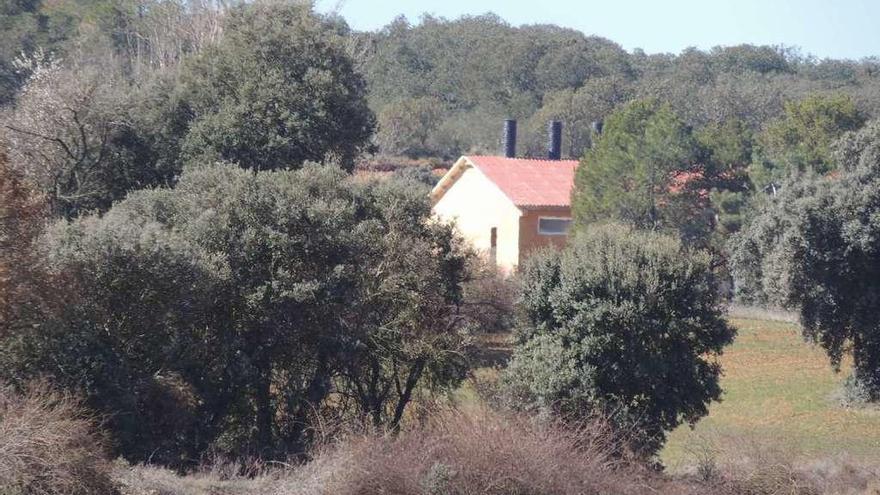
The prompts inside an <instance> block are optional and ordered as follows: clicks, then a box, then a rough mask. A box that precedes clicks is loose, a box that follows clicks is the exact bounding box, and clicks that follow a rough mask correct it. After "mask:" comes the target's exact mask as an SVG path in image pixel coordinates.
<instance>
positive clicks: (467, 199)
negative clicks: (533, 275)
mask: <svg viewBox="0 0 880 495" xmlns="http://www.w3.org/2000/svg"><path fill="white" fill-rule="evenodd" d="M434 214H435V215H437V217H438V218H440V219H441V220H443V221H446V222H453V223H454V224H455V226H456V228H457V229H458V231H459V232H460V233H461V234H462V236H463V237H464V238H465V239H467V240H468V241H470V243H471V245H472V246H473V247H474V248H476V249H477V250H479V251H482V252H483V253H484V255H486V256H489V251H490V247H491V246H490V242H491V240H490V239H491V232H492V228H493V227H494V228H496V229H497V242H496V246H497V248H496V253H495V259H496V263H497V265H498V266H499V267H501V268H502V269H504V270H508V271H509V270H512V269H513V268H514V267H516V265H517V264H518V263H519V249H520V236H519V228H520V216H521V215H522V212H521V211H520V210H519V208H517V207H516V206H514V204H513V203H512V202H511V201H510V199H508V198H507V196H505V195H504V193H502V192H501V190H500V189H498V186H496V185H495V184H494V183H493V182H492V181H490V180H489V179H487V178H486V176H485V175H483V174H482V173H481V172H480V171H479V170H477V169H476V168H474V167H467V168H466V169H465V170H464V171H463V172H462V173H461V176H460V177H459V178H458V179H457V180H456V181H455V183H454V184H453V185H452V186H451V187H450V188H449V190H448V191H446V192H445V194H443V196H442V197H441V198H440V199H439V201H437V203H436V204H435V205H434Z"/></svg>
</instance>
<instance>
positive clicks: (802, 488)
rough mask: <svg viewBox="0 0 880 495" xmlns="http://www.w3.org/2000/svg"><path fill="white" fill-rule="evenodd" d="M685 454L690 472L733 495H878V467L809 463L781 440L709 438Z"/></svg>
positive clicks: (840, 460)
mask: <svg viewBox="0 0 880 495" xmlns="http://www.w3.org/2000/svg"><path fill="white" fill-rule="evenodd" d="M688 450H689V453H690V455H691V458H692V461H694V465H693V466H691V469H690V470H689V471H691V472H693V474H694V475H695V476H696V478H697V479H699V480H700V481H701V482H703V483H705V484H706V486H717V487H718V488H719V489H722V488H723V489H724V490H725V491H726V492H727V493H731V494H737V495H813V494H816V495H818V494H823V495H880V466H876V465H874V466H871V465H868V464H864V463H860V462H857V461H854V460H853V459H850V458H848V457H846V456H838V457H833V458H830V457H829V458H824V459H821V460H817V459H810V458H808V457H807V456H805V455H803V454H802V453H801V452H800V451H799V450H798V448H797V447H795V446H793V445H791V444H790V443H789V442H787V441H786V439H785V438H782V437H760V438H759V437H753V436H741V435H739V436H733V435H712V436H709V437H702V438H699V439H697V440H696V441H695V442H694V445H691V446H690V447H689V449H688ZM709 473H711V474H710V475H709V476H707V474H709Z"/></svg>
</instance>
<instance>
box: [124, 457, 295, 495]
mask: <svg viewBox="0 0 880 495" xmlns="http://www.w3.org/2000/svg"><path fill="white" fill-rule="evenodd" d="M229 469H232V467H231V466H220V467H217V466H211V467H210V468H208V469H206V470H204V471H199V472H196V473H193V474H189V475H186V476H181V475H179V474H178V473H175V472H174V471H171V470H170V469H166V468H162V467H157V466H129V465H127V464H125V463H124V462H120V463H118V465H117V467H116V470H115V471H116V472H115V478H116V480H117V482H118V484H119V488H120V491H121V492H122V494H123V495H208V494H215V495H216V494H223V495H252V494H253V495H265V494H270V493H273V492H274V491H275V490H276V486H277V484H278V483H279V481H278V479H277V477H278V476H281V475H282V474H283V472H284V471H282V470H278V471H277V472H276V473H270V472H266V473H263V474H261V475H258V476H253V477H247V476H241V475H239V474H238V473H237V472H236V473H230V472H228V470H229Z"/></svg>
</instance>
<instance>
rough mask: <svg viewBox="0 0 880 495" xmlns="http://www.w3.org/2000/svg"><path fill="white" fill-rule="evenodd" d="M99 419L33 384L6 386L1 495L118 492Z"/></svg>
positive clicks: (0, 392)
mask: <svg viewBox="0 0 880 495" xmlns="http://www.w3.org/2000/svg"><path fill="white" fill-rule="evenodd" d="M104 454H105V452H104V448H103V441H102V437H101V435H100V434H99V433H98V429H97V424H96V422H95V420H94V419H93V418H92V417H91V416H89V415H88V414H86V413H85V412H84V410H83V409H82V407H81V405H80V403H79V401H78V400H76V399H75V398H73V397H72V396H70V395H68V394H65V393H61V392H57V391H53V390H52V389H51V388H50V387H49V386H48V385H47V384H46V383H45V382H35V383H32V384H31V385H30V386H29V387H28V388H27V390H26V391H25V392H24V393H22V394H17V393H15V392H14V391H13V390H12V389H11V388H10V387H0V493H3V494H19V493H20V494H39V495H44V494H45V495H51V494H59V495H60V494H64V495H89V494H108V493H115V489H114V486H113V482H112V480H111V476H110V472H111V468H110V464H109V463H108V462H107V460H106V458H105V457H104Z"/></svg>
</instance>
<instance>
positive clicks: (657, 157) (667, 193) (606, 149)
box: [572, 100, 708, 240]
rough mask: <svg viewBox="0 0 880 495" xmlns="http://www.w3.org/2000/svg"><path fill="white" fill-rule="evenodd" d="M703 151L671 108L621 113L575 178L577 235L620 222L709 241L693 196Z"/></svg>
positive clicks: (636, 106) (631, 108)
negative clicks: (595, 226)
mask: <svg viewBox="0 0 880 495" xmlns="http://www.w3.org/2000/svg"><path fill="white" fill-rule="evenodd" d="M698 153H699V149H698V147H697V143H696V141H695V139H694V138H693V136H692V135H691V132H690V131H689V129H688V128H687V126H685V125H684V123H683V122H682V121H681V120H680V119H679V118H678V116H677V115H676V114H675V113H674V112H673V111H672V109H671V108H670V107H669V106H668V105H665V104H661V103H659V102H658V101H656V100H639V101H635V102H632V103H629V104H627V105H626V106H624V107H622V108H621V109H619V110H618V111H617V112H615V113H614V114H613V115H612V116H611V117H609V118H608V120H607V121H606V123H605V128H604V130H603V132H602V134H601V136H600V137H599V139H598V140H597V141H596V145H595V146H594V147H593V148H592V149H590V151H589V152H587V154H586V155H585V156H584V159H583V160H582V162H581V166H580V167H578V169H577V172H576V173H575V186H574V192H573V193H572V213H573V215H574V219H575V225H576V229H580V230H583V229H585V228H588V225H590V224H592V223H595V222H601V221H607V220H614V221H620V222H625V223H628V224H631V225H634V226H636V227H638V228H643V229H652V230H654V229H677V230H679V232H680V233H681V235H682V236H683V237H684V238H687V239H691V240H694V239H699V238H701V237H704V236H705V231H706V230H707V229H708V223H707V218H706V214H705V213H706V212H705V205H704V204H703V202H702V200H701V198H700V195H699V194H698V191H695V190H693V185H694V184H695V183H694V182H692V181H691V178H692V177H696V176H695V175H693V174H692V172H696V171H697V170H698V167H697V163H696V160H697V157H698Z"/></svg>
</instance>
